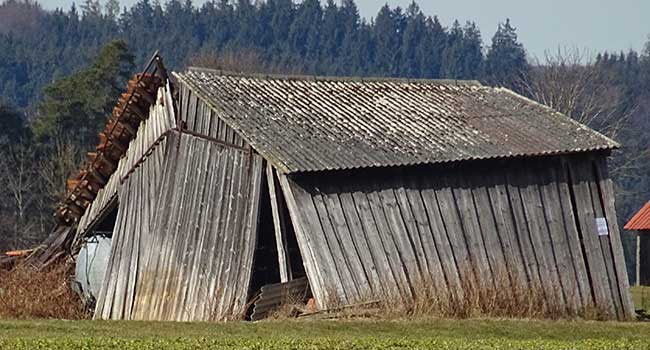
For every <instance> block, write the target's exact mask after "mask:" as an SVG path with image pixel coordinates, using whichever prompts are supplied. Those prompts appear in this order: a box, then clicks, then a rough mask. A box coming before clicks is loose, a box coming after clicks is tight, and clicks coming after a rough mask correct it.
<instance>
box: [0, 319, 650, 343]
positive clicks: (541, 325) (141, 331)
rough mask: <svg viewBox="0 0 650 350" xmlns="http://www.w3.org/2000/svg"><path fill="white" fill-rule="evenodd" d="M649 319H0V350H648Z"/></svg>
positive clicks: (649, 341)
mask: <svg viewBox="0 0 650 350" xmlns="http://www.w3.org/2000/svg"><path fill="white" fill-rule="evenodd" d="M649 334H650V323H638V322H637V323H631V322H630V323H617V322H586V321H515V320H419V321H413V320H411V321H381V322H374V321H293V320H290V321H268V322H260V323H245V322H240V323H227V324H208V323H158V322H104V321H0V349H66V350H67V349H125V350H130V349H133V350H136V349H137V350H146V349H426V348H436V349H485V348H495V349H650V336H648V335H649Z"/></svg>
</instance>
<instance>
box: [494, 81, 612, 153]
mask: <svg viewBox="0 0 650 350" xmlns="http://www.w3.org/2000/svg"><path fill="white" fill-rule="evenodd" d="M494 89H496V90H497V91H502V92H505V93H507V94H510V95H512V96H514V97H515V98H518V99H521V100H524V101H525V102H526V103H530V104H531V105H534V106H537V107H540V108H543V109H544V110H546V111H548V112H549V113H551V114H553V115H556V116H559V117H562V118H564V119H566V121H567V122H569V123H571V124H573V125H575V126H577V127H578V128H580V129H582V130H585V131H588V132H591V133H593V134H595V135H597V136H599V137H601V138H603V139H604V140H606V141H607V142H608V143H609V144H610V146H609V149H619V148H621V147H622V145H621V144H620V143H619V142H617V141H616V140H614V139H612V138H610V137H609V136H607V135H605V134H603V133H601V132H599V131H597V130H595V129H593V128H591V127H589V126H587V125H585V124H582V123H581V122H579V121H577V120H575V119H573V118H571V117H569V116H568V115H566V114H564V113H562V112H560V111H558V110H556V109H553V108H551V107H549V106H547V105H545V104H543V103H540V102H537V101H535V100H533V99H531V98H528V97H526V96H524V95H522V94H519V93H517V92H515V91H512V90H510V89H508V88H505V87H495V88H494Z"/></svg>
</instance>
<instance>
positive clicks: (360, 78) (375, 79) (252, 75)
mask: <svg viewBox="0 0 650 350" xmlns="http://www.w3.org/2000/svg"><path fill="white" fill-rule="evenodd" d="M186 72H197V73H209V74H218V75H221V76H228V77H241V78H251V79H276V80H303V81H332V82H337V81H339V82H359V83H363V82H392V83H415V84H432V85H454V86H475V87H484V85H483V84H481V82H479V81H478V80H457V79H418V78H397V77H377V76H368V77H364V76H329V75H308V74H272V73H247V72H235V71H230V70H221V69H214V68H203V67H194V66H190V67H187V70H186ZM172 74H174V75H176V74H177V72H174V73H172ZM180 74H185V72H183V73H180Z"/></svg>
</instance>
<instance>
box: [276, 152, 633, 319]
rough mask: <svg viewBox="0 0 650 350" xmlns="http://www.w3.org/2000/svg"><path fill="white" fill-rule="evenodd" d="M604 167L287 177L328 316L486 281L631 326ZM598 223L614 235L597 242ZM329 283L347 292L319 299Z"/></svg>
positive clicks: (523, 164) (508, 165)
mask: <svg viewBox="0 0 650 350" xmlns="http://www.w3.org/2000/svg"><path fill="white" fill-rule="evenodd" d="M574 158H575V159H574ZM600 159H601V158H598V157H595V158H593V157H591V158H590V157H586V156H582V157H580V156H574V157H566V158H563V157H548V158H546V159H539V160H519V161H516V162H502V164H500V165H498V166H490V165H488V164H487V163H483V164H481V165H480V166H476V165H458V166H457V167H455V168H452V169H445V168H444V167H442V166H440V167H431V168H427V167H422V168H421V169H386V170H383V171H377V172H375V173H373V172H370V171H366V176H364V177H351V176H350V175H349V174H347V173H345V172H341V173H329V174H326V175H325V174H322V175H313V174H298V175H291V176H289V177H288V178H287V177H283V178H284V187H283V191H285V193H289V194H290V196H288V197H291V200H290V202H292V204H290V206H294V209H293V210H290V216H291V218H292V221H293V222H294V225H295V223H296V222H298V223H299V225H298V227H299V230H298V231H299V233H298V232H297V235H298V240H299V242H303V244H301V245H300V249H301V251H302V252H303V255H304V256H309V262H308V263H307V262H306V266H307V265H309V266H311V267H310V268H307V269H306V272H307V276H308V278H309V279H310V283H311V284H312V289H314V291H315V292H314V296H315V298H316V300H317V303H318V305H319V306H320V307H323V308H327V307H331V306H335V303H334V302H333V301H332V300H335V301H337V302H339V303H340V302H344V303H354V302H356V301H361V300H360V299H363V300H370V299H372V298H376V299H380V298H387V297H388V298H395V297H397V298H404V299H409V298H411V296H412V295H413V293H415V294H418V293H423V292H425V291H426V292H427V293H431V292H433V293H435V294H438V296H440V297H441V298H447V297H448V295H449V294H453V295H456V296H462V288H463V286H464V285H465V283H467V282H468V279H476V282H478V283H480V284H481V285H483V286H486V288H493V287H495V288H507V286H508V284H515V283H516V284H517V285H518V286H526V285H528V286H530V287H533V288H542V290H543V292H544V294H545V296H546V298H548V300H549V302H551V303H552V304H554V305H558V306H560V307H564V308H565V309H566V310H567V311H569V312H576V311H580V310H583V309H584V308H585V307H587V308H589V307H593V306H596V307H598V308H602V309H604V311H606V312H610V313H611V315H612V316H615V317H617V318H620V319H627V318H628V315H631V312H632V309H631V304H627V305H626V301H625V300H624V299H625V298H626V297H628V294H627V290H626V289H624V288H625V286H626V283H627V276H626V275H625V274H620V273H619V272H618V271H619V270H621V269H623V270H621V271H624V269H625V264H624V261H623V259H622V251H616V250H615V244H614V243H612V242H615V243H616V242H618V244H620V239H619V238H618V235H619V232H618V228H617V227H615V226H613V225H611V224H609V222H610V219H609V217H610V215H613V207H611V206H612V204H611V203H610V202H609V201H606V200H601V199H600V198H608V196H609V195H610V194H609V193H607V175H606V173H605V172H604V171H602V170H601V171H600V172H602V173H603V175H599V173H598V172H596V170H595V169H598V167H597V166H600V167H603V165H602V164H599V163H598V161H600ZM569 163H570V164H571V167H570V169H569V167H566V166H564V165H563V164H569ZM569 170H570V171H569ZM424 173H426V174H427V175H423V174H424ZM432 174H434V175H432ZM601 178H602V179H603V180H600V179H601ZM368 179H372V180H370V181H369V180H368ZM592 198H595V199H594V200H592ZM596 206H598V208H596ZM608 206H610V207H611V208H609V209H608ZM597 215H599V216H604V217H607V219H608V224H609V231H610V232H609V235H608V236H600V237H598V235H597V232H596V231H595V218H596V216H597ZM600 240H607V241H606V242H607V245H606V244H602V245H601V243H600ZM617 240H618V241H617ZM306 242H309V243H306ZM605 248H607V249H608V250H607V252H605V253H604V252H603V249H605ZM587 267H588V268H587ZM323 276H327V277H326V278H324V277H323ZM314 281H318V282H317V283H313V282H314ZM323 281H325V284H324V286H323V285H321V288H324V289H327V290H328V293H329V294H331V293H332V292H334V293H339V294H337V295H335V297H332V296H331V295H328V298H325V299H319V298H324V295H323V294H324V293H319V292H318V290H317V287H316V286H317V285H318V283H323ZM362 283H363V284H362ZM422 283H425V286H422V285H421V284H422ZM362 286H363V287H362ZM422 287H426V288H422ZM368 293H371V294H370V295H369V294H368ZM592 295H593V297H592Z"/></svg>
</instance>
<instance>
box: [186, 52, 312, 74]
mask: <svg viewBox="0 0 650 350" xmlns="http://www.w3.org/2000/svg"><path fill="white" fill-rule="evenodd" d="M188 65H189V66H194V67H201V68H210V69H217V70H223V71H228V72H235V73H265V74H301V73H302V72H303V71H304V67H303V65H302V64H300V63H299V62H293V61H271V60H269V59H265V58H264V57H263V56H262V55H261V54H260V53H259V52H258V51H256V50H254V49H238V50H225V51H221V52H220V51H213V50H203V51H202V52H200V53H199V54H197V55H194V56H191V57H190V58H189V60H188Z"/></svg>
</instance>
